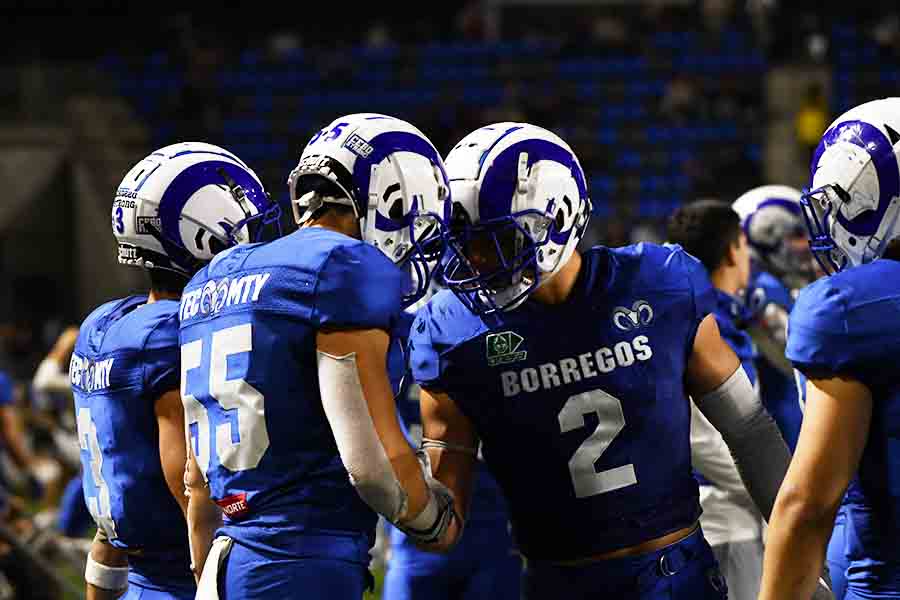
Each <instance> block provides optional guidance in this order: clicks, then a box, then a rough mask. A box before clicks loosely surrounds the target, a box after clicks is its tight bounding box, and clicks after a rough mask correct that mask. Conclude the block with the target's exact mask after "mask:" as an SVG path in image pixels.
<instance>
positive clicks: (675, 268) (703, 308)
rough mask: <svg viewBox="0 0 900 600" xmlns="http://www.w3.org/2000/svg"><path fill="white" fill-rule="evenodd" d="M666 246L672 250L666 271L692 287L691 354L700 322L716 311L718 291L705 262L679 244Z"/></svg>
mask: <svg viewBox="0 0 900 600" xmlns="http://www.w3.org/2000/svg"><path fill="white" fill-rule="evenodd" d="M666 247H667V248H669V250H670V251H671V252H670V254H669V255H668V257H667V258H666V261H665V265H664V267H665V272H666V273H667V274H668V276H669V278H671V279H673V280H674V281H675V282H676V283H678V284H682V283H681V282H685V283H687V284H688V286H689V288H690V300H689V302H690V306H688V307H687V311H688V314H687V315H686V316H687V317H688V318H689V319H690V321H691V328H690V333H689V335H688V345H687V352H688V354H690V353H691V352H692V351H693V348H694V338H695V337H696V335H697V330H698V329H699V327H700V323H701V322H702V321H703V319H705V318H706V316H707V315H709V314H712V313H714V312H715V309H716V292H715V290H714V289H713V286H712V282H711V281H710V279H709V273H707V271H706V268H705V267H704V266H703V263H701V262H700V261H699V260H697V259H696V258H694V257H693V256H691V255H690V254H688V253H687V252H685V251H684V249H683V248H682V247H681V246H679V245H677V244H671V245H667V246H666ZM682 285H683V284H682Z"/></svg>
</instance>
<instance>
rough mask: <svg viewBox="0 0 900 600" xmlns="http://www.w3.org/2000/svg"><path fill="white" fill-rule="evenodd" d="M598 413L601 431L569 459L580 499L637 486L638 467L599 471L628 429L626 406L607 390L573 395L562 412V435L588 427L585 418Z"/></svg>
mask: <svg viewBox="0 0 900 600" xmlns="http://www.w3.org/2000/svg"><path fill="white" fill-rule="evenodd" d="M590 413H594V414H596V415H597V417H598V418H599V419H600V422H599V423H598V424H597V428H596V429H594V431H593V433H591V435H589V436H588V438H587V439H586V440H584V443H582V444H581V445H580V446H579V447H578V449H577V450H576V451H575V454H573V455H572V458H571V459H569V473H570V474H571V475H572V485H573V486H574V487H575V497H576V498H587V497H588V496H596V495H597V494H605V493H607V492H612V491H613V490H618V489H621V488H623V487H628V486H629V485H635V484H636V483H637V476H636V475H635V474H634V465H631V464H628V465H623V466H621V467H615V468H612V469H606V470H605V471H597V469H596V467H595V465H596V464H597V461H599V460H600V456H602V454H603V453H604V452H606V449H607V448H608V447H609V445H610V444H611V443H612V441H613V440H614V439H615V437H616V436H617V435H619V432H621V431H622V429H623V428H624V427H625V414H624V413H623V412H622V403H621V402H620V401H619V399H618V398H616V397H615V396H611V395H610V394H607V393H606V392H604V391H603V390H591V391H590V392H583V393H581V394H576V395H574V396H571V397H570V398H569V399H568V400H566V403H565V404H564V405H563V407H562V410H561V411H559V428H560V430H561V431H562V433H567V432H569V431H573V430H575V429H581V428H582V427H585V425H586V424H585V422H584V415H586V414H590Z"/></svg>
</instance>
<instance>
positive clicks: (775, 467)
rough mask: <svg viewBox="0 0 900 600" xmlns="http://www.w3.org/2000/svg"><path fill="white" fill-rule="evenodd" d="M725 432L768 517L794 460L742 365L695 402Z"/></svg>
mask: <svg viewBox="0 0 900 600" xmlns="http://www.w3.org/2000/svg"><path fill="white" fill-rule="evenodd" d="M696 404H697V408H698V409H700V412H702V413H703V415H704V416H705V417H706V418H707V419H708V420H709V422H710V423H712V424H713V426H714V427H715V428H716V429H718V430H719V432H720V433H721V434H722V439H724V440H725V443H726V444H727V445H728V449H729V450H730V451H731V455H732V456H733V457H734V462H735V465H737V468H738V471H739V472H740V474H741V479H743V481H744V485H745V486H746V487H747V491H748V492H749V493H750V496H751V497H752V498H753V502H754V504H756V507H757V508H758V509H759V511H760V512H761V513H762V515H763V516H764V517H765V518H766V520H768V519H769V516H770V515H771V514H772V507H773V506H774V505H775V497H776V496H777V495H778V489H779V488H780V487H781V482H782V481H783V480H784V475H785V473H787V468H788V465H789V464H790V461H791V453H790V451H789V450H788V447H787V444H785V442H784V438H782V437H781V432H780V431H779V430H778V426H777V425H776V424H775V421H774V420H773V419H772V417H771V416H770V415H769V413H768V412H766V409H765V408H763V405H762V402H760V399H759V395H758V394H757V393H756V392H755V391H754V390H753V386H752V385H751V384H750V379H749V378H748V377H747V374H746V373H745V372H744V369H743V368H742V367H738V369H737V370H736V371H735V372H734V373H733V374H732V375H731V377H729V378H728V379H727V380H725V383H723V384H722V385H720V386H719V387H718V388H716V389H715V390H713V391H711V392H709V393H708V394H706V395H705V396H703V397H702V398H700V399H699V400H697V402H696Z"/></svg>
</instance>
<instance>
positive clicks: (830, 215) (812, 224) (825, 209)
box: [801, 98, 900, 273]
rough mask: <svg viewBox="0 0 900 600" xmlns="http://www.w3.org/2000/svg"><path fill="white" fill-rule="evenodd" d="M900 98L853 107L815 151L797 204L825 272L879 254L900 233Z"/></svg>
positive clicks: (813, 248) (824, 137)
mask: <svg viewBox="0 0 900 600" xmlns="http://www.w3.org/2000/svg"><path fill="white" fill-rule="evenodd" d="M898 142H900V98H883V99H881V100H873V101H872V102H866V103H865V104H861V105H859V106H857V107H856V108H853V109H851V110H849V111H847V112H846V113H844V114H843V115H841V116H840V117H838V118H837V120H835V121H834V123H832V124H831V125H830V126H829V127H828V130H827V131H826V132H825V133H824V135H823V136H822V140H821V141H820V142H819V146H818V148H816V151H815V153H814V154H813V159H812V165H811V167H810V170H811V173H810V175H811V182H810V189H809V191H806V192H805V193H804V194H803V197H802V199H801V203H802V206H803V214H804V217H806V220H807V226H808V228H809V233H810V248H811V249H812V251H813V254H814V255H815V257H816V260H818V261H819V264H821V265H822V268H823V269H825V271H826V272H827V273H833V272H836V271H840V270H841V269H843V268H845V267H848V266H855V265H860V264H863V263H867V262H871V261H873V260H875V259H877V258H880V257H881V256H882V255H883V254H884V251H885V250H886V249H887V245H888V243H890V242H891V241H892V240H894V239H895V238H897V237H898V236H900V222H898V217H900V166H898V164H900V163H898V152H900V146H898Z"/></svg>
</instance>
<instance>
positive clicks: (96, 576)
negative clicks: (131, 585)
mask: <svg viewBox="0 0 900 600" xmlns="http://www.w3.org/2000/svg"><path fill="white" fill-rule="evenodd" d="M84 580H85V581H86V582H88V583H89V584H91V585H92V586H94V587H98V588H103V589H104V590H112V591H118V590H124V589H125V588H127V587H128V567H108V566H106V565H104V564H101V563H98V562H97V561H95V560H94V557H93V556H91V555H90V554H88V558H87V565H85V567H84Z"/></svg>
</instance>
